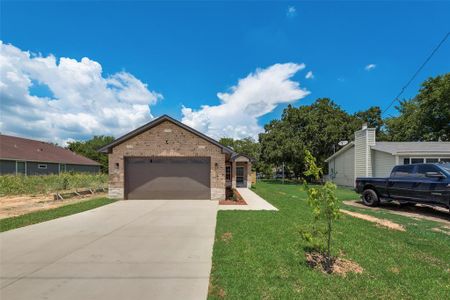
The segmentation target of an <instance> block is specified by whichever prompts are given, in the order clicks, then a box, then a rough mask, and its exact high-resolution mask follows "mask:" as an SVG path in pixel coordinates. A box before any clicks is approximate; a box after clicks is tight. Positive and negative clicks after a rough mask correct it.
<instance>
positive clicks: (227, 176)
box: [225, 166, 231, 180]
mask: <svg viewBox="0 0 450 300" xmlns="http://www.w3.org/2000/svg"><path fill="white" fill-rule="evenodd" d="M225 179H226V180H231V166H226V167H225Z"/></svg>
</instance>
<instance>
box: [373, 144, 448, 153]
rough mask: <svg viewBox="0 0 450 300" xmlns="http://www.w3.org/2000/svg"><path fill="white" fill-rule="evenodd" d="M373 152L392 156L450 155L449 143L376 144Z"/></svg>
mask: <svg viewBox="0 0 450 300" xmlns="http://www.w3.org/2000/svg"><path fill="white" fill-rule="evenodd" d="M371 148H372V149H374V150H378V151H382V152H387V153H390V154H393V155H400V154H414V153H417V154H437V153H447V154H450V142H376V144H375V146H372V147H371Z"/></svg>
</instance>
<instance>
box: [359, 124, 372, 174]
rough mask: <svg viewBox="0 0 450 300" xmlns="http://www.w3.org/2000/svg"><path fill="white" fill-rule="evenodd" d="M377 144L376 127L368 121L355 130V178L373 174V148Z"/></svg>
mask: <svg viewBox="0 0 450 300" xmlns="http://www.w3.org/2000/svg"><path fill="white" fill-rule="evenodd" d="M374 145H375V128H368V125H367V123H364V124H363V125H362V128H361V130H358V131H356V132H355V178H356V177H371V176H372V150H371V148H370V147H371V146H374Z"/></svg>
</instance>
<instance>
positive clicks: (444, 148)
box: [325, 142, 450, 162]
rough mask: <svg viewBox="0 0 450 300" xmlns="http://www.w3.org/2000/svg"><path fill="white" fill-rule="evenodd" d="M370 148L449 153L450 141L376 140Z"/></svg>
mask: <svg viewBox="0 0 450 300" xmlns="http://www.w3.org/2000/svg"><path fill="white" fill-rule="evenodd" d="M354 145H355V144H354V142H350V143H349V144H347V145H346V146H345V147H343V148H342V149H340V150H339V151H338V152H336V153H334V154H333V155H331V156H330V157H328V158H327V159H326V160H325V162H329V161H330V160H332V159H333V158H335V157H336V156H339V155H341V154H342V153H343V152H345V151H347V150H348V149H350V148H351V147H353V146H354ZM370 149H372V150H376V151H381V152H386V153H389V154H392V155H414V154H417V155H424V154H429V155H433V154H434V155H437V154H446V155H447V154H449V155H450V142H376V144H375V145H374V146H370Z"/></svg>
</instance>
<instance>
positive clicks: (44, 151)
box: [0, 134, 100, 166]
mask: <svg viewBox="0 0 450 300" xmlns="http://www.w3.org/2000/svg"><path fill="white" fill-rule="evenodd" d="M0 159H5V160H23V161H36V162H49V163H64V164H74V165H96V166H97V165H100V164H99V163H97V162H96V161H93V160H92V159H89V158H86V157H84V156H81V155H78V154H76V153H74V152H72V151H70V150H68V149H64V148H62V147H59V146H56V145H53V144H50V143H46V142H41V141H36V140H30V139H25V138H21V137H16V136H9V135H3V134H1V135H0Z"/></svg>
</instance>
